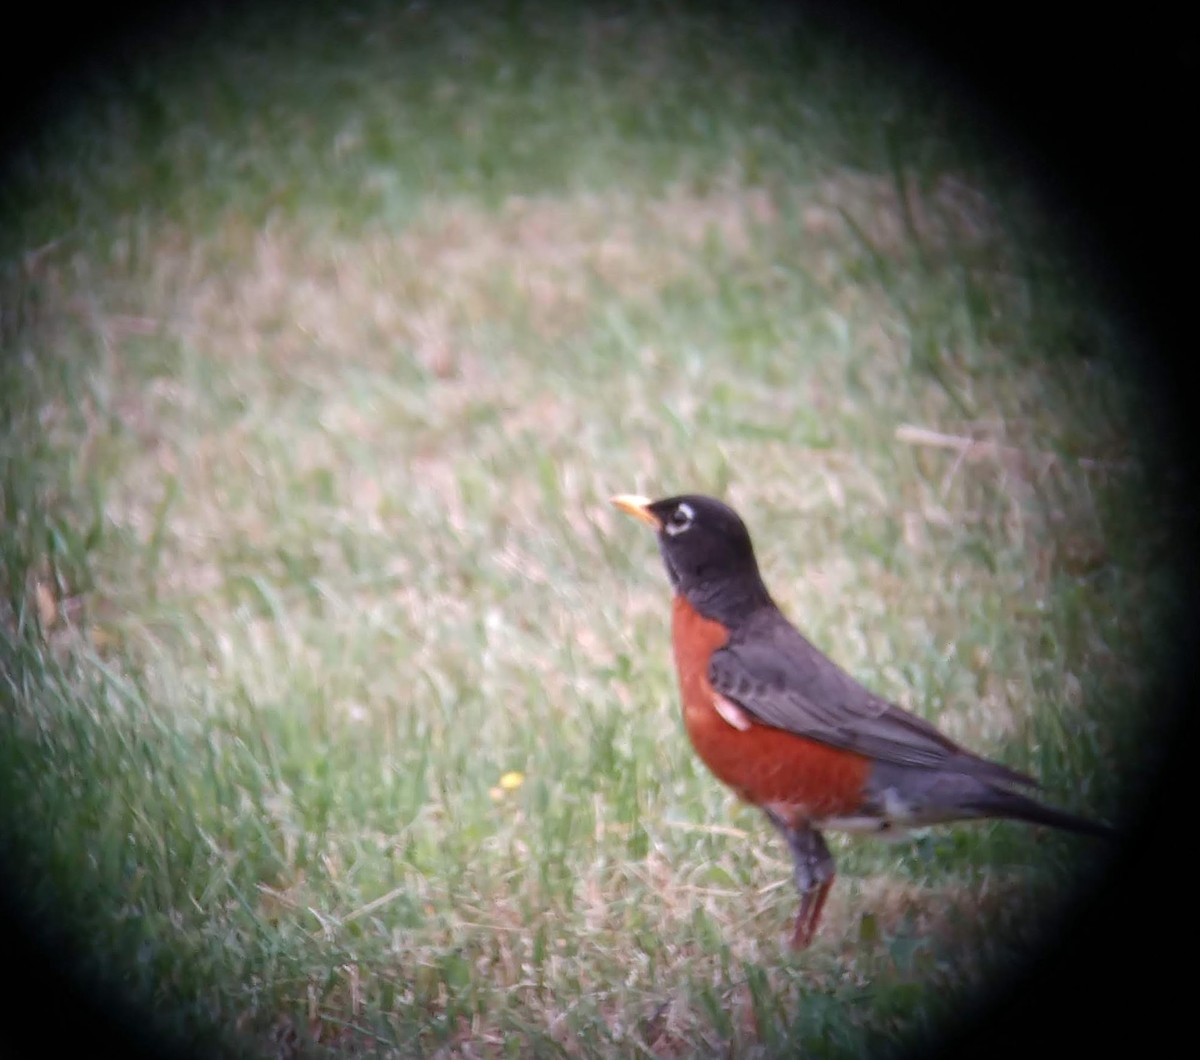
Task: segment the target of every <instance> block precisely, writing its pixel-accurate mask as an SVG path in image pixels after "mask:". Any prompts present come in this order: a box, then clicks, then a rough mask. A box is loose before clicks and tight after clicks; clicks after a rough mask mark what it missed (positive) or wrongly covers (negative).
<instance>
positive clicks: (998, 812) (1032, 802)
mask: <svg viewBox="0 0 1200 1060" xmlns="http://www.w3.org/2000/svg"><path fill="white" fill-rule="evenodd" d="M972 809H974V810H975V811H976V812H978V813H979V814H980V815H981V816H984V817H1009V818H1012V819H1013V820H1017V821H1028V822H1029V823H1030V824H1044V825H1048V826H1049V827H1051V828H1062V829H1064V830H1065V831H1068V832H1079V833H1080V834H1082V835H1094V836H1104V837H1106V838H1108V839H1112V838H1113V837H1114V836H1115V835H1116V834H1117V830H1116V829H1115V828H1113V827H1112V826H1111V825H1107V824H1104V823H1102V822H1101V821H1093V820H1091V819H1090V818H1087V817H1080V816H1078V815H1077V814H1073V813H1067V811H1066V810H1058V809H1055V808H1054V807H1053V806H1046V805H1044V804H1043V803H1040V802H1038V801H1037V800H1036V799H1031V798H1029V796H1027V795H1021V794H1018V793H1017V792H1015V791H1003V790H995V789H993V790H992V791H990V792H989V793H988V795H987V797H985V798H981V799H978V800H976V801H975V803H974V804H973V806H972Z"/></svg>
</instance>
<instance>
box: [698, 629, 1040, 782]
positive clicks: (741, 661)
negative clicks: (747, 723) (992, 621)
mask: <svg viewBox="0 0 1200 1060" xmlns="http://www.w3.org/2000/svg"><path fill="white" fill-rule="evenodd" d="M708 677H709V681H710V682H711V683H712V686H713V689H714V690H715V691H716V692H718V693H720V694H721V695H722V696H725V697H726V698H727V699H729V700H732V701H733V702H734V703H736V704H737V705H738V706H739V707H741V708H742V709H743V710H745V711H747V712H748V713H749V714H751V715H753V716H754V717H755V718H756V719H757V720H758V721H760V722H761V723H762V724H764V725H770V726H772V727H774V728H777V729H783V730H785V731H787V732H792V733H795V734H797V735H798V736H805V737H808V738H809V739H813V740H819V741H820V742H821V743H825V744H829V745H831V746H833V747H841V748H844V749H846V750H848V751H855V752H857V753H859V754H863V755H866V756H868V757H870V758H874V759H878V760H881V761H884V762H891V763H895V764H896V765H901V766H915V767H917V768H924V769H952V770H954V771H956V772H965V773H970V774H975V775H977V776H980V777H983V778H987V779H989V780H992V781H994V782H1000V783H1005V784H1014V783H1016V784H1033V783H1034V782H1033V780H1032V779H1031V778H1030V777H1027V776H1025V775H1024V774H1023V773H1018V772H1017V771H1015V770H1012V769H1009V768H1008V767H1007V766H1003V765H1000V764H999V763H998V762H991V761H988V760H987V759H984V758H979V757H978V756H976V755H973V754H972V753H971V752H969V751H967V750H965V749H964V748H962V747H960V746H959V745H958V744H956V743H955V742H954V741H953V740H951V739H950V738H949V737H947V736H944V735H942V733H940V732H938V730H937V729H935V728H934V727H933V726H932V725H931V724H930V723H929V722H927V721H925V720H924V719H923V718H919V717H917V716H916V715H915V714H911V713H909V712H908V711H906V710H903V709H902V708H901V707H898V706H896V705H895V704H894V703H890V702H888V701H887V700H886V699H883V698H881V697H880V696H877V695H875V694H874V693H872V692H871V691H870V690H868V689H867V688H864V687H863V686H862V685H861V684H859V683H858V682H857V681H856V680H855V679H854V678H853V677H851V676H850V675H849V674H848V673H846V671H845V670H843V669H842V668H841V667H840V666H838V665H837V664H836V663H835V662H833V661H832V660H831V659H829V658H828V657H827V656H826V655H824V654H823V653H822V652H821V651H820V650H819V649H818V648H816V647H815V646H814V645H813V644H811V643H810V642H809V641H808V640H806V639H805V638H804V636H802V635H801V634H800V633H799V632H798V631H797V630H796V629H795V627H793V626H792V625H791V624H790V623H789V622H788V621H787V620H786V619H785V618H784V617H783V616H782V615H781V614H780V613H779V612H778V611H775V610H764V611H761V612H759V613H758V614H756V615H755V616H753V617H752V618H751V619H750V620H749V621H747V622H746V624H745V625H744V626H743V627H742V628H741V629H740V630H739V635H738V636H737V637H736V638H735V639H733V640H731V641H730V642H729V643H728V644H726V645H725V647H723V648H720V649H719V650H718V651H716V652H715V653H714V654H713V656H712V660H711V662H710V664H709V671H708Z"/></svg>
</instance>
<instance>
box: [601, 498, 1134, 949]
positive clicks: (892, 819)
mask: <svg viewBox="0 0 1200 1060" xmlns="http://www.w3.org/2000/svg"><path fill="white" fill-rule="evenodd" d="M611 502H612V503H613V504H614V505H615V506H616V507H617V508H618V509H620V510H621V511H623V512H625V513H627V514H629V515H631V516H634V517H635V518H637V519H639V520H641V521H642V522H644V523H646V524H648V525H649V526H650V527H651V528H652V529H653V530H654V531H655V532H656V534H657V535H658V545H659V551H660V553H661V555H662V560H663V565H664V566H665V567H666V571H667V577H668V580H669V581H670V584H671V588H672V590H673V592H674V599H673V603H672V618H671V640H672V648H673V653H674V661H675V668H676V671H677V677H678V682H679V692H680V699H681V701H682V712H683V723H684V728H685V729H686V730H687V734H688V737H689V738H690V740H691V743H692V746H693V748H694V749H695V751H696V753H697V755H698V756H699V757H700V759H701V760H702V761H703V762H704V764H705V765H706V766H707V767H708V769H709V770H710V771H711V772H712V773H713V774H714V775H715V776H716V778H717V779H718V780H720V781H721V782H722V783H724V784H725V785H727V786H728V787H729V788H731V789H733V791H734V792H735V793H736V794H737V795H738V796H740V797H741V798H742V799H743V800H744V801H746V802H749V803H752V804H753V805H755V806H758V807H759V808H761V809H762V810H763V811H764V812H765V814H766V816H767V818H768V819H769V820H770V822H771V823H772V824H773V825H774V826H775V828H777V829H778V830H779V832H780V833H781V834H782V836H783V838H784V839H785V840H786V842H787V846H788V849H789V851H790V853H791V858H792V863H793V876H794V880H795V884H796V889H797V891H798V892H799V895H800V905H799V910H798V912H797V914H796V920H795V925H794V928H793V930H792V934H791V938H790V943H791V946H792V947H793V948H794V949H798V950H799V949H804V948H806V947H807V946H809V945H810V944H811V943H812V941H813V938H814V936H815V934H816V932H817V927H818V925H819V923H820V919H821V912H822V910H823V908H824V906H825V900H826V898H827V897H828V894H829V890H830V888H831V886H832V885H833V880H834V876H835V874H836V866H835V862H834V859H833V857H832V855H831V854H830V852H829V847H828V845H827V844H826V842H825V838H824V836H823V834H822V833H823V832H824V831H826V830H830V829H832V830H840V831H845V832H849V833H867V834H874V835H877V836H881V837H885V838H896V837H902V836H904V835H905V834H906V833H907V832H909V831H911V830H912V829H915V828H923V827H925V826H928V825H933V824H941V823H947V822H951V821H961V820H969V819H972V818H1011V819H1015V820H1020V821H1025V822H1029V823H1032V824H1035V825H1048V826H1050V827H1053V828H1059V829H1065V830H1067V831H1071V832H1077V833H1084V834H1090V835H1096V836H1112V835H1113V834H1114V830H1113V829H1112V828H1111V827H1110V826H1109V825H1107V824H1104V823H1102V822H1099V821H1095V820H1091V819H1088V818H1085V817H1081V816H1077V815H1076V814H1072V813H1069V812H1067V811H1065V810H1060V809H1056V808H1054V807H1052V806H1048V805H1045V804H1043V803H1042V802H1039V801H1038V800H1037V799H1035V798H1033V797H1032V796H1031V795H1029V794H1026V792H1028V791H1030V790H1033V789H1036V788H1037V786H1038V785H1037V782H1036V781H1035V780H1034V779H1033V778H1032V777H1030V776H1028V775H1026V774H1024V773H1021V772H1018V771H1017V770H1015V769H1012V768H1010V767H1009V766H1006V765H1003V764H1001V763H999V762H995V761H992V760H990V759H987V758H984V757H981V756H980V755H977V754H975V753H973V752H972V751H969V750H967V749H966V748H965V747H962V746H960V745H959V744H958V743H956V742H955V741H954V740H951V739H950V738H949V737H948V736H946V735H944V734H943V733H941V732H940V731H939V730H938V729H937V728H935V727H934V726H933V725H932V724H931V723H930V722H928V721H926V720H925V719H923V718H921V717H919V716H918V715H916V714H913V713H911V712H909V711H907V710H905V709H903V708H902V707H899V706H897V705H896V704H895V703H892V702H890V701H888V700H887V699H885V698H883V697H881V696H878V695H876V694H875V693H873V692H871V691H870V690H869V689H868V688H866V687H865V686H864V685H862V684H860V683H859V682H858V681H857V680H855V679H854V678H853V677H851V676H850V674H849V673H847V672H846V671H845V670H844V669H842V667H840V666H839V665H838V664H837V663H835V662H834V661H833V660H832V659H830V658H829V657H828V656H826V655H825V654H824V653H822V652H821V651H820V649H818V648H817V647H816V646H815V645H813V644H812V643H811V642H810V641H809V640H808V639H806V638H805V637H804V635H803V634H801V633H800V631H799V630H797V629H796V627H795V626H794V625H792V623H791V622H790V621H789V620H788V619H787V617H786V616H785V615H784V614H783V612H782V611H780V609H779V608H778V607H777V606H776V604H775V601H774V600H773V599H772V597H771V594H770V593H769V592H768V590H767V587H766V585H765V584H764V582H763V578H762V575H761V573H760V571H759V567H758V561H757V559H756V557H755V553H754V546H753V543H752V541H751V539H750V533H749V531H748V530H747V528H746V524H745V523H744V522H743V521H742V518H741V516H739V515H738V513H737V512H736V511H734V510H733V509H732V508H730V507H729V506H728V505H726V504H725V503H723V502H722V501H719V500H717V499H716V498H713V497H708V496H703V495H700V494H680V495H678V496H673V497H666V498H663V499H661V500H650V499H649V498H647V497H642V496H638V495H635V494H618V495H617V496H614V497H612V498H611Z"/></svg>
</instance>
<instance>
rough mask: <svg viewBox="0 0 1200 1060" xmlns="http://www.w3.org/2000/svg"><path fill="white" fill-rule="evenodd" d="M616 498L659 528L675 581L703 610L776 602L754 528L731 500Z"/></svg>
mask: <svg viewBox="0 0 1200 1060" xmlns="http://www.w3.org/2000/svg"><path fill="white" fill-rule="evenodd" d="M612 502H613V504H615V505H616V506H617V507H618V508H620V509H621V510H622V511H623V512H628V513H629V514H630V515H632V516H634V517H635V518H637V519H640V520H641V521H642V522H644V523H646V524H647V525H649V526H651V527H653V528H654V530H655V531H656V533H657V534H658V547H659V551H660V552H661V553H662V558H663V565H664V566H665V567H666V568H667V577H668V578H670V579H671V585H672V587H673V588H674V589H675V591H676V592H677V593H682V594H683V595H684V596H686V597H687V599H688V601H689V602H690V603H691V605H692V606H693V607H694V608H696V610H697V611H699V612H700V613H701V614H703V615H706V616H707V617H709V618H716V619H721V620H728V619H729V618H730V617H732V616H733V614H734V613H735V612H744V611H746V610H752V609H753V608H755V607H760V606H762V605H763V604H764V603H770V600H771V598H770V595H769V594H768V593H767V590H766V587H765V586H764V585H763V581H762V576H761V575H760V574H759V572H758V561H757V560H756V559H755V558H754V545H753V544H752V543H751V541H750V532H749V531H748V530H747V529H746V524H745V523H743V522H742V520H741V517H740V516H739V515H738V513H737V512H735V511H734V510H733V509H732V508H730V507H729V505H727V504H724V503H723V502H721V501H719V500H716V499H715V498H714V497H705V496H703V495H701V494H697V493H685V494H680V495H679V496H677V497H664V498H663V499H662V500H657V501H652V500H649V499H647V498H645V497H636V496H633V495H631V494H622V495H620V496H618V497H614V498H613V499H612Z"/></svg>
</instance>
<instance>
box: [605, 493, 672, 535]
mask: <svg viewBox="0 0 1200 1060" xmlns="http://www.w3.org/2000/svg"><path fill="white" fill-rule="evenodd" d="M612 503H613V504H615V505H616V506H617V507H618V508H620V509H621V511H623V512H625V513H626V514H627V515H632V516H633V517H634V518H635V519H641V521H642V522H643V523H645V524H646V525H647V526H652V527H653V528H654V529H655V530H656V531H657V530H661V529H662V523H661V522H660V521H659V518H658V516H657V515H655V514H654V513H653V512H652V511H651V510H650V505H651V504H653V503H654V502H653V501H652V500H650V498H649V497H639V496H638V495H637V494H636V493H618V494H617V495H616V496H615V497H613V498H612Z"/></svg>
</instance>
